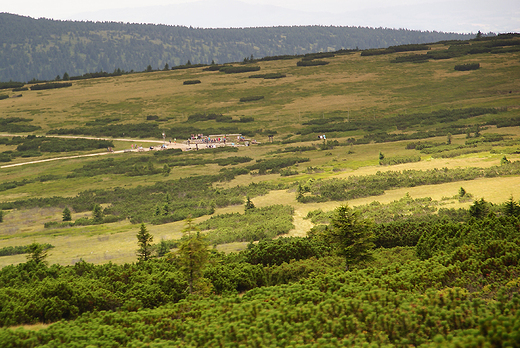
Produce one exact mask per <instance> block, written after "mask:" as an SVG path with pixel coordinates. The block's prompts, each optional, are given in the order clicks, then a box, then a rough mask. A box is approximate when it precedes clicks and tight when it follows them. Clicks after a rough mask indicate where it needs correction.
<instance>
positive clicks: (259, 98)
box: [240, 95, 264, 103]
mask: <svg viewBox="0 0 520 348" xmlns="http://www.w3.org/2000/svg"><path fill="white" fill-rule="evenodd" d="M262 99H264V96H263V95H251V96H248V97H242V98H240V102H241V103H245V102H249V101H256V100H262Z"/></svg>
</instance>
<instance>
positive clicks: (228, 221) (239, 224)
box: [198, 205, 294, 245]
mask: <svg viewBox="0 0 520 348" xmlns="http://www.w3.org/2000/svg"><path fill="white" fill-rule="evenodd" d="M293 213H294V208H292V207H290V206H283V205H272V206H268V207H264V208H253V209H247V210H246V211H245V213H244V214H239V213H232V214H221V215H216V216H212V217H211V218H209V219H208V220H206V221H204V222H202V223H200V224H199V225H198V227H199V228H200V229H201V230H202V231H205V230H209V231H208V232H207V233H206V235H207V239H208V241H209V243H210V244H212V245H216V244H223V243H231V242H252V241H258V240H264V239H272V238H274V237H277V236H279V235H282V234H286V233H288V232H289V231H290V230H291V229H292V228H293V227H294V225H293V224H292V221H293V217H292V215H293Z"/></svg>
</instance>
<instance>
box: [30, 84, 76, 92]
mask: <svg viewBox="0 0 520 348" xmlns="http://www.w3.org/2000/svg"><path fill="white" fill-rule="evenodd" d="M71 86H72V83H71V82H64V83H59V82H50V83H45V84H40V85H33V86H31V91H40V90H43V89H55V88H64V87H71Z"/></svg>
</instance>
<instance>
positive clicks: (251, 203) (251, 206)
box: [245, 196, 255, 212]
mask: <svg viewBox="0 0 520 348" xmlns="http://www.w3.org/2000/svg"><path fill="white" fill-rule="evenodd" d="M251 209H255V205H254V203H253V202H252V201H251V199H250V198H249V196H247V201H246V206H245V211H246V212H247V211H248V210H251Z"/></svg>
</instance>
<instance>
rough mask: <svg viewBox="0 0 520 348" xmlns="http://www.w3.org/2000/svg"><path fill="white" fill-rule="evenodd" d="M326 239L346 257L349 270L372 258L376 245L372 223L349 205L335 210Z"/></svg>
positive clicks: (339, 253) (338, 252)
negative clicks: (350, 267) (352, 266)
mask: <svg viewBox="0 0 520 348" xmlns="http://www.w3.org/2000/svg"><path fill="white" fill-rule="evenodd" d="M325 237H326V239H328V241H329V242H330V243H332V244H333V245H334V246H335V247H336V251H337V254H338V255H340V256H343V257H345V261H346V264H347V269H348V267H349V265H350V264H355V263H358V262H360V261H366V260H370V259H371V258H372V252H371V250H372V249H373V248H374V246H375V245H374V243H373V242H372V240H373V238H374V237H373V233H372V230H371V223H370V222H369V221H367V220H365V219H363V218H362V217H361V215H360V213H359V212H358V211H354V210H352V208H350V207H349V206H348V205H342V206H340V207H338V208H336V210H334V213H333V215H332V217H331V223H330V226H329V228H328V230H327V232H326V236H325Z"/></svg>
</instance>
